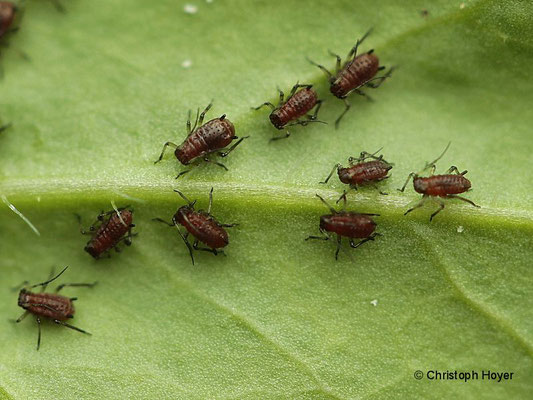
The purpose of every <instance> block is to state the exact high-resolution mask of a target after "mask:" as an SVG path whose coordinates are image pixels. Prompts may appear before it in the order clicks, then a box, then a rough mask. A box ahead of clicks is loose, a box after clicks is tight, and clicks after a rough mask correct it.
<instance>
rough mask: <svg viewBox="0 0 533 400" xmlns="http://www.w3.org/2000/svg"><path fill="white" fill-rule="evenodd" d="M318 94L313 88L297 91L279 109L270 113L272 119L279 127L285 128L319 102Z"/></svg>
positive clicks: (273, 123)
mask: <svg viewBox="0 0 533 400" xmlns="http://www.w3.org/2000/svg"><path fill="white" fill-rule="evenodd" d="M317 102H318V96H317V94H316V92H315V91H314V90H313V89H311V88H303V89H301V90H299V91H297V92H296V93H295V94H294V95H293V96H291V97H290V98H289V100H287V102H286V103H285V104H283V105H282V106H281V107H280V108H279V109H277V110H274V111H273V112H272V113H271V114H270V121H271V122H272V125H274V126H275V127H276V128H277V129H283V127H284V126H285V125H287V124H288V123H289V122H291V121H294V120H297V119H298V118H300V117H303V116H304V115H306V114H307V113H308V112H309V111H311V109H312V108H313V107H314V106H315V105H316V104H317Z"/></svg>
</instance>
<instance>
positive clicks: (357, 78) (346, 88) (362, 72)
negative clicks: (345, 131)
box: [308, 29, 394, 128]
mask: <svg viewBox="0 0 533 400" xmlns="http://www.w3.org/2000/svg"><path fill="white" fill-rule="evenodd" d="M370 32H372V29H370V30H369V31H368V32H367V33H365V34H364V35H363V37H362V38H361V39H357V42H356V43H355V46H354V47H353V48H352V49H351V50H350V52H349V53H348V57H347V59H346V61H345V62H344V65H342V67H341V63H342V59H341V57H340V56H339V55H337V54H335V53H332V52H331V51H330V52H329V54H330V55H332V56H333V57H335V58H336V59H337V64H336V72H335V75H333V74H332V73H331V72H329V70H327V69H326V68H325V67H324V66H323V65H320V64H317V63H315V62H314V61H312V60H309V59H308V61H309V62H310V63H311V64H313V65H315V66H317V67H318V68H320V69H321V70H322V71H324V73H325V74H326V75H327V76H328V79H329V83H330V88H329V89H330V91H331V93H332V94H333V95H334V96H335V97H337V98H339V99H342V100H344V104H345V106H346V108H345V109H344V111H343V112H342V114H341V115H340V116H339V117H338V118H337V120H336V121H335V128H337V127H338V126H339V122H340V120H341V119H342V117H343V116H344V114H346V113H347V112H348V110H349V109H350V107H351V105H350V103H349V102H348V99H347V97H348V96H349V95H350V94H351V93H354V92H355V93H357V94H359V95H361V96H366V97H367V98H368V99H370V97H369V96H368V95H367V94H366V93H365V92H363V91H362V90H361V88H363V87H369V88H372V89H377V88H378V87H379V86H381V84H382V83H383V82H384V81H385V79H387V78H388V77H390V76H391V73H392V71H393V70H394V67H392V68H390V69H389V70H388V71H387V72H386V73H385V74H384V75H383V76H379V77H375V76H376V74H377V73H378V71H381V70H383V69H385V66H380V65H379V59H378V57H377V56H376V55H375V54H374V49H372V50H369V51H368V52H366V53H364V54H361V55H357V48H358V47H359V45H360V44H361V43H363V41H364V40H365V39H366V37H367V36H368V35H369V34H370Z"/></svg>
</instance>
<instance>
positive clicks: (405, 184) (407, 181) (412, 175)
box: [397, 172, 417, 192]
mask: <svg viewBox="0 0 533 400" xmlns="http://www.w3.org/2000/svg"><path fill="white" fill-rule="evenodd" d="M416 177H417V174H415V173H414V172H411V173H410V174H409V175H408V176H407V180H406V181H405V183H404V184H403V186H402V188H401V189H397V190H399V191H400V192H403V191H404V190H405V188H406V187H407V184H408V183H409V180H411V178H416Z"/></svg>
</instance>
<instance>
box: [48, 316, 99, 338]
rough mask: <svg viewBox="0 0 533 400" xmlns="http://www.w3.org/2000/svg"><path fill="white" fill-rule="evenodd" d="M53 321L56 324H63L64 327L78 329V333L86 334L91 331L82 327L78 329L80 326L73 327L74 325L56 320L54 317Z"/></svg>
mask: <svg viewBox="0 0 533 400" xmlns="http://www.w3.org/2000/svg"><path fill="white" fill-rule="evenodd" d="M53 321H54V322H55V323H56V324H58V325H63V326H65V327H67V328H70V329H73V330H75V331H78V332H80V333H84V334H86V335H91V333H89V332H87V331H84V330H83V329H80V328H78V327H75V326H74V325H70V324H67V323H66V322H63V321H60V320H58V319H54V320H53Z"/></svg>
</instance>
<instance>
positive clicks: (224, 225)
mask: <svg viewBox="0 0 533 400" xmlns="http://www.w3.org/2000/svg"><path fill="white" fill-rule="evenodd" d="M218 226H221V227H222V228H233V227H235V226H239V224H218Z"/></svg>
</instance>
